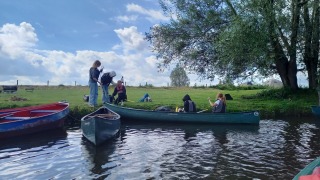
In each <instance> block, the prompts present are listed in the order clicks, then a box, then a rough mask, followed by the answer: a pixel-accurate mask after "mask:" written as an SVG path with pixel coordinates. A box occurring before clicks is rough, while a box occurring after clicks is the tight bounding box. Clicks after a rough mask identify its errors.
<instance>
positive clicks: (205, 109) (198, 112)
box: [197, 109, 208, 113]
mask: <svg viewBox="0 0 320 180" xmlns="http://www.w3.org/2000/svg"><path fill="white" fill-rule="evenodd" d="M206 110H208V109H204V110H202V111H198V112H197V113H202V112H205V111H206Z"/></svg>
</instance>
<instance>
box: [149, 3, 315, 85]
mask: <svg viewBox="0 0 320 180" xmlns="http://www.w3.org/2000/svg"><path fill="white" fill-rule="evenodd" d="M164 1H170V2H171V4H170V3H164ZM161 2H162V3H161V4H162V6H163V9H164V11H165V12H166V13H168V14H169V13H174V14H175V15H176V18H173V19H172V21H171V22H170V23H169V24H162V25H158V26H155V27H153V28H152V29H151V31H150V33H147V34H146V37H147V39H148V40H149V41H150V42H151V43H152V45H153V47H154V50H155V51H156V52H157V55H158V58H159V59H161V60H162V61H161V62H160V63H159V68H163V67H166V66H167V65H169V64H170V63H172V62H173V61H179V62H180V63H182V64H183V65H184V67H185V68H187V69H188V70H191V71H195V72H197V73H198V74H199V75H200V76H203V77H206V78H209V79H213V78H214V77H215V75H219V76H224V77H227V78H230V77H231V78H234V79H235V78H239V77H247V76H249V75H252V74H254V73H255V72H258V73H259V74H261V75H264V76H267V75H270V74H275V73H277V74H279V76H280V77H281V80H282V82H283V84H284V86H285V87H289V88H291V89H294V90H295V89H297V88H298V84H297V71H298V70H299V68H300V70H307V72H308V77H309V87H310V88H314V87H315V86H316V84H317V81H316V79H317V78H316V75H317V73H316V72H317V64H318V60H319V0H307V1H302V0H289V1H287V0H277V1H274V0H266V1H260V0H249V1H241V0H240V1H231V0H225V1H222V0H163V1H161ZM168 4H169V5H171V6H169V5H168Z"/></svg>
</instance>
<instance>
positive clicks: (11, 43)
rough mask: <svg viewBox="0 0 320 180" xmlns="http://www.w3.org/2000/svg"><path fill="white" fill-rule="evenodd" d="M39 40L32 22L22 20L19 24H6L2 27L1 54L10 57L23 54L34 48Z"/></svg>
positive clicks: (0, 33)
mask: <svg viewBox="0 0 320 180" xmlns="http://www.w3.org/2000/svg"><path fill="white" fill-rule="evenodd" d="M37 41H38V38H37V35H36V33H35V30H34V28H33V27H32V25H31V24H29V23H26V22H22V23H20V25H19V26H17V25H15V24H5V25H3V26H2V27H1V28H0V47H1V51H0V55H6V56H9V57H10V58H17V57H20V56H23V53H24V52H25V51H28V50H30V49H31V48H33V47H34V46H35V45H36V43H37Z"/></svg>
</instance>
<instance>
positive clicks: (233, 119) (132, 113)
mask: <svg viewBox="0 0 320 180" xmlns="http://www.w3.org/2000/svg"><path fill="white" fill-rule="evenodd" d="M105 106H106V107H108V108H109V109H111V110H112V111H114V112H116V113H118V114H119V115H120V116H121V119H128V120H143V121H150V122H158V121H163V122H176V123H177V122H182V123H211V124H256V125H257V124H259V122H260V114H259V112H258V111H249V112H234V113H184V112H171V111H152V110H143V109H134V108H128V107H123V106H117V105H114V104H105Z"/></svg>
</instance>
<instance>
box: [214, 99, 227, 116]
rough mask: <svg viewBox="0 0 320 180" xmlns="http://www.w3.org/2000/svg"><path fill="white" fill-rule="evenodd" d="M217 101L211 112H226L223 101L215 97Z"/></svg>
mask: <svg viewBox="0 0 320 180" xmlns="http://www.w3.org/2000/svg"><path fill="white" fill-rule="evenodd" d="M217 100H218V101H219V104H218V106H215V107H214V108H213V109H212V112H214V113H225V112H226V105H225V104H224V103H223V101H222V100H220V99H217Z"/></svg>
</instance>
